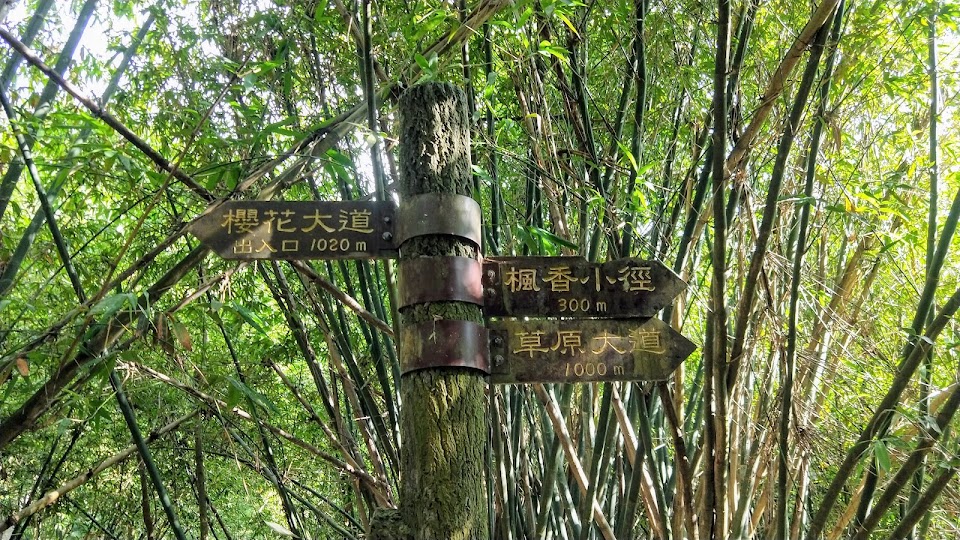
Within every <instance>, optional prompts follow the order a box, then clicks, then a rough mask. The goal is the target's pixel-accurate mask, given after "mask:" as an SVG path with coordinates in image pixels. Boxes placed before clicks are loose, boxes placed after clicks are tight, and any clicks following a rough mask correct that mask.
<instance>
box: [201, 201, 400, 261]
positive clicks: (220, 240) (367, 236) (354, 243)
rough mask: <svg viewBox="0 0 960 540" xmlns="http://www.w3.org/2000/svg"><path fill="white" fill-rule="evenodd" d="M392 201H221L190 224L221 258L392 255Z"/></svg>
mask: <svg viewBox="0 0 960 540" xmlns="http://www.w3.org/2000/svg"><path fill="white" fill-rule="evenodd" d="M395 213H396V209H395V207H394V206H393V205H392V204H390V203H387V202H372V201H310V202H306V201H227V202H225V203H223V204H221V205H218V206H215V207H213V208H211V209H209V210H208V211H207V212H205V213H204V214H203V215H201V216H200V217H198V218H197V219H196V220H195V221H194V222H193V223H192V224H191V225H190V232H192V233H193V234H194V235H195V236H196V237H197V238H199V239H200V241H201V242H202V243H203V244H205V245H207V246H209V247H210V248H211V249H213V250H214V251H216V252H217V253H218V254H219V255H220V256H221V257H223V258H225V259H369V258H375V257H396V255H397V246H396V245H395V243H394V234H393V227H394V224H395Z"/></svg>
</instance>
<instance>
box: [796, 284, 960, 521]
mask: <svg viewBox="0 0 960 540" xmlns="http://www.w3.org/2000/svg"><path fill="white" fill-rule="evenodd" d="M958 308H960V289H958V290H956V291H955V292H954V293H953V295H951V297H950V298H949V300H947V302H946V303H944V304H943V307H942V308H941V310H940V313H939V314H938V315H937V316H936V318H934V320H933V322H932V323H931V324H930V325H928V326H927V330H926V333H925V334H924V335H923V336H922V337H921V338H920V339H919V340H918V341H917V345H916V346H915V347H913V348H912V350H911V353H910V356H909V357H907V358H906V359H905V360H904V361H903V362H901V364H900V366H899V369H898V370H897V373H896V375H895V376H894V379H893V381H892V382H891V384H890V387H889V388H888V390H887V393H886V395H884V397H883V399H882V400H881V401H880V403H879V404H878V405H877V408H876V409H875V411H874V413H873V415H872V416H871V417H870V420H869V421H868V422H867V424H866V425H865V426H864V428H863V430H862V431H861V432H860V436H859V437H858V439H857V441H856V442H855V443H854V444H853V446H851V447H850V449H849V450H847V453H846V455H845V456H844V459H843V461H842V462H841V463H840V465H839V466H838V467H837V472H836V474H835V476H834V477H833V480H832V481H831V482H830V486H829V487H828V488H827V491H826V492H825V493H824V494H823V497H822V498H821V502H820V506H819V507H817V509H816V511H815V512H814V513H813V517H812V518H811V521H810V528H809V530H808V531H807V536H806V538H807V539H808V540H817V539H818V538H819V537H820V533H821V532H822V531H823V529H824V527H825V526H826V523H827V518H828V517H829V515H830V512H831V511H832V510H833V506H834V505H835V504H836V502H837V499H838V498H839V496H840V492H841V491H842V490H843V487H844V485H845V484H846V481H847V479H848V478H850V474H851V473H852V472H853V469H854V467H855V466H856V464H857V463H858V462H859V461H860V459H861V458H862V457H863V455H864V452H865V451H866V449H867V447H868V446H869V444H870V441H871V440H873V439H874V438H875V437H877V436H878V435H879V434H881V433H883V432H884V430H885V426H888V425H889V422H890V418H891V417H892V416H893V414H894V411H895V409H896V406H897V403H899V401H900V396H901V395H902V394H903V391H904V390H905V389H906V388H907V386H908V384H909V383H910V381H911V380H912V378H913V375H914V373H915V372H916V370H917V367H918V366H919V365H920V362H921V361H922V360H923V358H924V357H925V356H926V354H927V352H928V351H929V350H930V349H931V348H932V347H933V344H934V342H935V341H936V339H937V337H938V336H939V335H940V332H941V331H942V330H943V328H944V327H945V326H946V325H947V323H948V322H949V321H950V319H951V318H952V317H953V315H954V314H955V313H956V312H957V309H958Z"/></svg>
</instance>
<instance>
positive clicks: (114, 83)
mask: <svg viewBox="0 0 960 540" xmlns="http://www.w3.org/2000/svg"><path fill="white" fill-rule="evenodd" d="M49 3H52V0H44V4H49ZM38 9H40V8H39V7H38ZM153 22H154V16H153V14H152V13H151V14H150V16H149V17H147V20H146V21H145V22H144V23H143V25H142V26H141V27H140V30H139V31H138V32H137V35H136V36H135V37H134V38H133V41H132V42H131V43H130V45H129V46H128V47H127V48H126V50H125V51H124V53H123V58H122V59H121V61H120V64H119V65H118V66H117V69H116V70H115V71H114V72H113V75H112V76H111V78H110V82H109V83H108V84H107V88H106V89H105V90H104V91H103V94H101V96H100V103H103V104H104V105H106V104H107V103H108V102H109V101H110V98H111V97H113V94H114V93H115V92H116V90H117V88H118V87H119V85H120V80H121V79H122V77H123V76H124V74H125V73H126V70H127V67H128V66H129V65H130V62H131V60H132V59H133V56H134V54H135V53H136V51H137V49H138V48H139V47H140V44H141V43H143V40H144V38H145V37H146V35H147V32H148V31H149V30H150V28H151V27H152V26H153ZM31 24H32V21H31ZM20 59H21V57H20V56H14V57H13V59H11V62H13V61H14V60H16V61H19V60H20ZM4 91H5V90H4V89H0V92H4ZM91 131H92V128H90V127H84V128H83V130H81V131H80V134H79V135H77V138H76V141H77V143H82V142H83V141H85V140H86V139H87V137H89V136H90V132H91ZM81 148H82V146H81V145H80V144H75V145H73V146H72V147H71V148H70V150H69V151H68V152H67V156H66V158H65V159H64V160H63V162H64V163H70V162H71V161H73V160H75V159H77V158H79V157H80V155H81V153H82V150H81ZM69 176H70V168H69V167H64V168H63V169H62V170H61V172H60V173H59V174H57V177H56V178H55V179H54V180H53V181H51V182H50V185H49V186H47V188H46V193H47V199H48V200H49V201H50V204H52V202H53V201H54V200H56V198H57V195H58V194H59V192H60V189H61V188H62V187H63V185H64V184H65V183H66V181H67V179H68V178H69ZM44 219H46V210H44V209H43V208H41V209H40V210H38V211H37V212H36V213H35V214H34V216H33V219H32V220H31V221H30V225H28V226H27V228H26V230H25V231H24V232H23V235H22V236H21V237H20V242H18V243H17V247H16V249H14V251H13V255H11V256H10V259H9V260H8V261H7V265H6V267H5V268H4V269H3V271H2V272H0V297H2V296H4V295H5V294H6V293H7V291H9V289H10V288H11V287H12V286H13V283H14V280H15V279H16V276H17V273H18V272H19V271H20V267H21V265H22V264H23V262H24V260H25V259H26V257H27V253H28V252H29V251H30V247H31V246H32V245H33V241H34V239H35V238H36V235H37V233H38V232H39V231H40V227H41V226H43V221H44ZM0 342H2V339H0Z"/></svg>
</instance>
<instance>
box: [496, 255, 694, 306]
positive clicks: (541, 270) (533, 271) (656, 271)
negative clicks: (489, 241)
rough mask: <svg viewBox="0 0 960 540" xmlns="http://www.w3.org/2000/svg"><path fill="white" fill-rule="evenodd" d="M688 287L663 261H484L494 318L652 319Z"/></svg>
mask: <svg viewBox="0 0 960 540" xmlns="http://www.w3.org/2000/svg"><path fill="white" fill-rule="evenodd" d="M685 286H686V285H685V284H684V283H683V281H681V280H680V278H678V277H677V276H676V274H674V273H673V272H672V271H671V270H670V269H668V268H666V267H665V266H663V264H662V263H660V262H659V261H645V260H641V259H619V260H616V261H611V262H608V263H604V264H597V263H589V262H587V261H585V260H584V259H581V258H577V257H523V258H509V259H492V260H489V261H485V262H484V290H485V293H484V298H485V302H484V304H485V305H484V313H485V315H487V316H493V317H502V316H507V317H517V316H553V317H651V316H653V315H655V314H656V313H657V312H658V311H660V310H661V309H663V307H664V306H666V305H669V304H670V302H671V300H672V299H673V297H674V296H676V295H677V294H678V293H679V292H680V291H682V290H683V288H684V287H685Z"/></svg>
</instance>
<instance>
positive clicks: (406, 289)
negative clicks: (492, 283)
mask: <svg viewBox="0 0 960 540" xmlns="http://www.w3.org/2000/svg"><path fill="white" fill-rule="evenodd" d="M480 268H481V266H480V261H477V260H475V259H471V258H469V257H418V258H416V259H404V260H401V261H400V264H399V279H398V280H397V284H398V288H399V303H400V305H399V307H401V308H404V307H407V306H412V305H414V304H422V303H424V302H469V303H471V304H477V305H478V306H479V305H483V287H482V286H481V284H480Z"/></svg>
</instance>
